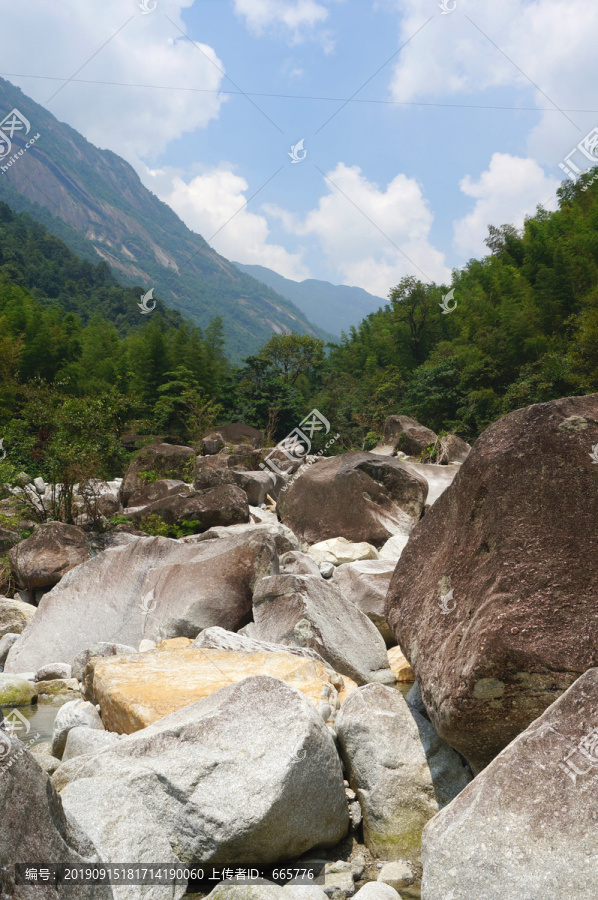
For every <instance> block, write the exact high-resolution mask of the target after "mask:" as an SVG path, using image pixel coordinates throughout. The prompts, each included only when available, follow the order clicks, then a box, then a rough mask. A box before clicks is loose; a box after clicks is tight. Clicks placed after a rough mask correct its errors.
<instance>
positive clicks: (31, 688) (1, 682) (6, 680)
mask: <svg viewBox="0 0 598 900" xmlns="http://www.w3.org/2000/svg"><path fill="white" fill-rule="evenodd" d="M32 703H37V691H36V690H35V685H34V684H33V682H31V681H28V680H27V679H26V678H24V677H23V676H22V675H7V674H6V673H4V674H2V675H0V706H31V704H32Z"/></svg>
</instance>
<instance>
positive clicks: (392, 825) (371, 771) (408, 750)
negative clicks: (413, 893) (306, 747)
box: [336, 684, 471, 864]
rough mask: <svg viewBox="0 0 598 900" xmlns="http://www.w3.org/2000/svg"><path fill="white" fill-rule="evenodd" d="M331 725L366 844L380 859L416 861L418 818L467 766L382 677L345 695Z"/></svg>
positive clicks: (450, 790) (464, 778)
mask: <svg viewBox="0 0 598 900" xmlns="http://www.w3.org/2000/svg"><path fill="white" fill-rule="evenodd" d="M336 731H337V735H338V741H339V747H340V752H341V754H342V757H343V761H344V763H345V767H346V770H347V772H348V778H349V783H350V785H351V787H352V788H353V790H354V791H355V792H356V794H357V797H358V799H359V802H360V805H361V810H362V813H363V835H364V841H365V844H366V846H367V847H368V849H369V850H370V851H371V853H372V854H373V855H374V856H378V857H381V858H382V859H403V860H406V861H408V862H411V863H413V864H417V863H418V862H419V854H420V841H421V834H422V830H423V827H424V825H425V824H426V822H427V821H428V820H429V819H431V818H432V817H433V816H434V815H436V813H437V812H438V810H439V809H441V808H442V807H443V806H445V805H446V804H447V803H449V802H450V801H451V800H452V799H454V797H456V796H457V794H459V792H460V791H462V790H463V788H464V787H465V786H466V785H467V784H468V782H469V781H471V773H470V772H469V770H468V769H467V768H466V767H465V766H464V765H463V763H462V761H461V759H460V758H459V756H458V754H457V753H455V751H454V750H452V749H451V748H450V747H449V746H448V744H445V743H444V741H442V740H441V739H440V738H439V737H438V735H437V734H436V732H435V731H434V729H433V728H432V726H431V725H430V723H429V722H428V721H427V720H426V719H424V718H422V717H421V716H419V714H418V713H416V712H414V710H412V709H411V708H410V707H409V706H408V705H407V703H406V702H405V699H404V697H403V696H402V694H400V693H399V691H396V690H392V689H391V688H388V687H385V686H384V685H381V684H368V685H366V686H365V687H362V688H360V689H359V690H357V691H355V692H354V693H353V694H351V696H350V697H348V698H347V700H346V701H345V703H344V704H343V707H342V709H341V711H340V713H339V715H338V717H337V720H336Z"/></svg>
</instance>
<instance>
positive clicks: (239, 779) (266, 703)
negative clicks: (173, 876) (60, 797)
mask: <svg viewBox="0 0 598 900" xmlns="http://www.w3.org/2000/svg"><path fill="white" fill-rule="evenodd" d="M65 768H66V770H67V771H66V772H64V771H63V772H62V773H61V769H62V770H64V769H65ZM66 778H68V784H69V792H70V788H71V786H72V787H73V788H74V786H75V785H76V784H77V783H80V782H81V781H82V782H83V784H84V785H85V783H86V782H89V781H91V782H95V785H94V786H92V785H91V784H88V785H87V787H88V788H89V789H90V790H91V789H92V787H94V791H95V787H96V786H97V791H95V793H94V796H96V797H99V796H101V795H102V791H103V792H104V794H106V795H108V796H110V797H112V798H114V797H115V796H118V797H119V798H120V797H121V793H120V791H119V790H117V789H116V785H118V786H120V787H122V788H123V792H122V795H123V796H125V792H126V791H127V789H129V790H130V791H131V792H132V793H133V795H134V797H135V798H136V799H137V800H138V801H139V802H141V803H142V804H143V806H144V807H145V809H146V810H147V812H148V813H149V814H150V815H151V817H152V819H153V821H154V822H155V823H158V825H159V826H160V828H161V829H162V831H163V833H164V834H165V836H166V838H167V840H168V841H169V843H170V845H171V847H176V850H177V856H178V857H179V858H180V859H181V860H182V861H183V862H186V863H193V864H198V865H201V864H204V865H212V866H218V865H228V866H231V865H242V864H247V861H248V860H251V862H252V864H253V865H256V866H260V865H267V864H269V863H275V862H277V861H279V860H285V859H294V858H295V857H298V856H301V855H302V854H303V853H305V852H307V851H308V850H310V849H311V848H312V847H316V846H323V847H332V846H334V845H335V844H337V843H338V842H339V841H340V840H341V839H342V838H343V837H344V835H345V834H346V832H347V828H348V823H349V816H348V812H347V804H346V801H345V793H344V788H343V780H342V772H341V766H340V761H339V759H338V755H337V752H336V748H335V744H334V739H333V737H332V735H331V734H330V732H329V730H328V729H327V727H326V726H325V725H324V723H323V721H322V719H321V717H320V716H319V715H318V713H317V712H316V710H315V709H314V708H313V706H312V704H311V703H309V701H308V700H307V699H306V698H305V697H304V696H303V695H302V694H300V693H299V691H297V690H295V689H294V688H292V687H289V686H288V685H286V684H284V683H283V682H282V681H279V680H277V679H275V678H270V677H266V676H257V677H251V678H246V679H245V680H244V681H241V682H240V683H239V684H231V685H229V686H228V687H223V688H222V689H221V690H219V691H216V692H215V693H213V694H211V695H210V696H209V697H205V698H204V699H203V700H199V701H197V702H196V703H193V704H191V705H190V706H185V707H183V709H180V710H178V712H175V713H172V714H171V715H169V716H166V717H165V718H163V719H160V720H159V721H158V722H155V723H154V724H153V725H150V726H149V727H148V728H144V729H143V730H142V731H139V732H137V733H136V734H132V735H129V736H127V737H125V738H123V739H121V740H120V741H119V742H118V744H117V745H115V746H114V747H113V748H110V747H108V748H107V749H105V750H102V751H101V752H100V753H96V754H95V755H94V756H91V757H79V758H78V759H75V760H71V761H69V762H68V763H65V764H63V766H61V767H60V768H59V769H58V770H57V772H56V773H55V775H54V779H55V780H56V781H57V782H58V783H64V781H65V780H66ZM115 783H116V785H115ZM82 790H83V788H82ZM127 796H129V795H128V794H127ZM114 808H115V807H114V805H112V811H114ZM125 809H126V805H125ZM112 814H114V812H112ZM122 814H123V809H122V806H121V815H122ZM123 818H124V820H125V821H126V822H130V821H133V822H134V821H135V819H134V816H133V817H132V818H131V817H129V816H127V815H123Z"/></svg>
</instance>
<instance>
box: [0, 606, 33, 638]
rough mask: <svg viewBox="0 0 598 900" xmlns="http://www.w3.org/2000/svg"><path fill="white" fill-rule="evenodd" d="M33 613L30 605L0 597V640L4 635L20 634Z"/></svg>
mask: <svg viewBox="0 0 598 900" xmlns="http://www.w3.org/2000/svg"><path fill="white" fill-rule="evenodd" d="M35 611H36V607H35V606H32V604H31V603H23V601H22V600H9V599H8V597H0V638H3V637H4V635H5V634H21V632H22V631H23V630H24V629H25V627H26V625H27V623H28V622H30V621H31V619H32V618H33V616H34V614H35Z"/></svg>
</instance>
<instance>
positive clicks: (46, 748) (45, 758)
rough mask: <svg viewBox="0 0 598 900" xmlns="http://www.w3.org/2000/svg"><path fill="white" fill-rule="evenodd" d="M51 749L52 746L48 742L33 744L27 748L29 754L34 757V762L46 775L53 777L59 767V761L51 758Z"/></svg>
mask: <svg viewBox="0 0 598 900" xmlns="http://www.w3.org/2000/svg"><path fill="white" fill-rule="evenodd" d="M51 747H52V745H51V744H50V743H49V742H44V743H41V744H33V746H30V747H29V752H30V753H31V755H32V756H34V757H35V761H36V762H37V763H38V765H40V766H41V767H42V769H43V770H44V772H47V773H48V775H53V774H54V772H55V771H56V769H57V768H58V766H59V765H60V760H59V759H56V757H55V756H52V751H51Z"/></svg>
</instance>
